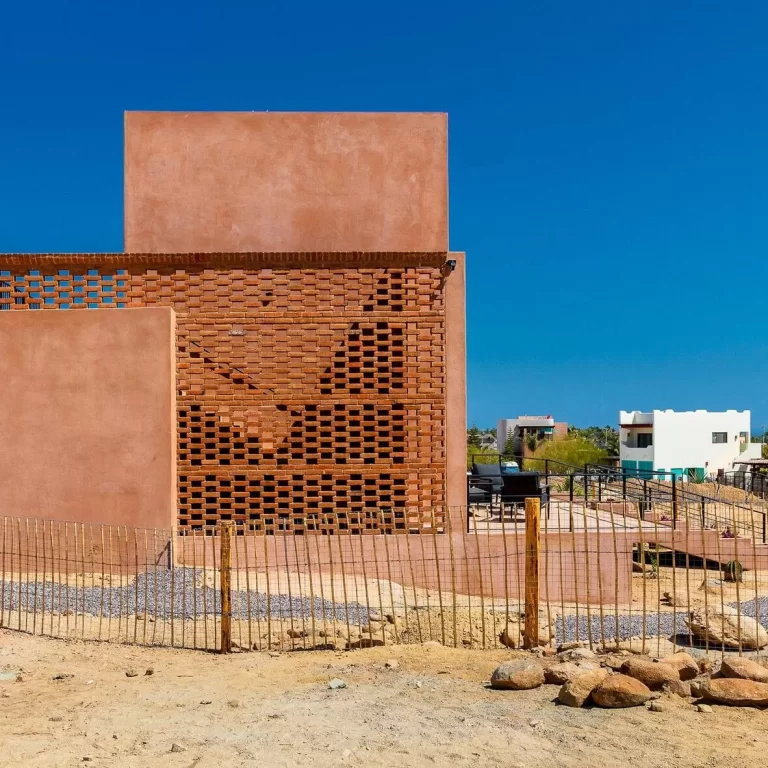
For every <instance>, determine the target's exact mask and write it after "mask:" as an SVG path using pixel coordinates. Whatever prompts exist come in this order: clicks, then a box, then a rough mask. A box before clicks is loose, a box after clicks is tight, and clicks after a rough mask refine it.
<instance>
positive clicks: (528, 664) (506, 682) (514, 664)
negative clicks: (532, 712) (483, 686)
mask: <svg viewBox="0 0 768 768" xmlns="http://www.w3.org/2000/svg"><path fill="white" fill-rule="evenodd" d="M543 683H544V670H543V669H542V668H541V666H539V665H538V664H536V663H535V662H532V661H527V660H526V659H518V660H516V661H506V662H504V664H502V665H501V666H500V667H496V669H495V670H494V671H493V674H492V675H491V688H499V689H506V690H512V691H525V690H528V689H530V688H538V687H539V686H540V685H542V684H543Z"/></svg>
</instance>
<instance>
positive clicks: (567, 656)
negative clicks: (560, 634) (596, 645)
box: [557, 648, 595, 661]
mask: <svg viewBox="0 0 768 768" xmlns="http://www.w3.org/2000/svg"><path fill="white" fill-rule="evenodd" d="M557 657H558V658H559V659H561V660H562V661H591V660H592V659H594V658H595V654H594V652H593V651H590V650H589V648H573V649H571V650H570V651H564V652H562V653H558V654H557Z"/></svg>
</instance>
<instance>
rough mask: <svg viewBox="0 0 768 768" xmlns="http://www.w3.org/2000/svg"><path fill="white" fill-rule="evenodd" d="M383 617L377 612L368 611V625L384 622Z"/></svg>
mask: <svg viewBox="0 0 768 768" xmlns="http://www.w3.org/2000/svg"><path fill="white" fill-rule="evenodd" d="M385 620H386V619H384V617H383V616H382V615H381V614H380V613H379V612H378V611H369V612H368V623H370V622H372V621H375V622H377V623H378V622H381V621H385Z"/></svg>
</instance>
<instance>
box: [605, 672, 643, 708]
mask: <svg viewBox="0 0 768 768" xmlns="http://www.w3.org/2000/svg"><path fill="white" fill-rule="evenodd" d="M651 696H652V694H651V691H650V689H649V688H648V686H646V685H644V684H643V683H641V682H640V681H639V680H637V679H635V678H634V677H630V676H629V675H611V676H610V677H607V678H605V680H603V682H602V683H600V685H598V686H597V688H595V690H593V691H592V701H594V702H595V704H597V705H598V706H599V707H607V708H608V709H621V708H624V707H639V706H640V705H642V704H645V702H646V701H648V700H649V699H650V698H651Z"/></svg>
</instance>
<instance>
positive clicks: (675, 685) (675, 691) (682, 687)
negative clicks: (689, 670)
mask: <svg viewBox="0 0 768 768" xmlns="http://www.w3.org/2000/svg"><path fill="white" fill-rule="evenodd" d="M662 690H663V691H664V692H665V693H669V694H670V695H672V696H681V697H682V698H684V699H688V698H690V697H691V684H690V683H689V682H686V681H683V680H670V681H669V682H668V683H664V686H663V688H662Z"/></svg>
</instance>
